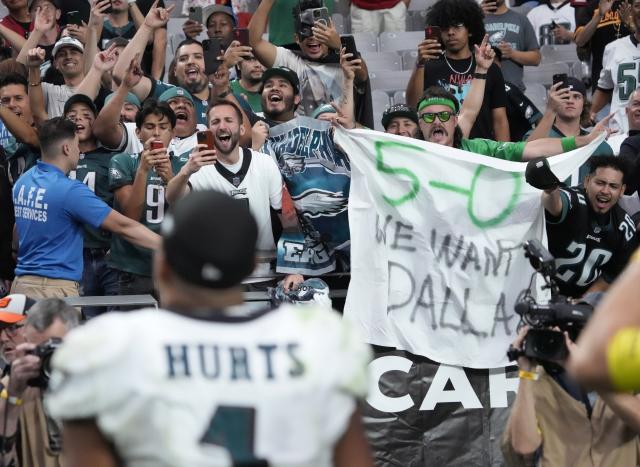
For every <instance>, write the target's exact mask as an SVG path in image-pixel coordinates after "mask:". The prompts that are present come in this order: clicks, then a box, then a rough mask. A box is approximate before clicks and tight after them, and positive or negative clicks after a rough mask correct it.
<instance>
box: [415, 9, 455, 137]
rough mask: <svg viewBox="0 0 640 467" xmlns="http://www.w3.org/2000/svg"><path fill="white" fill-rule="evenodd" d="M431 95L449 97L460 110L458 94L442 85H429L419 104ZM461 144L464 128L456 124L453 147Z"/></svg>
mask: <svg viewBox="0 0 640 467" xmlns="http://www.w3.org/2000/svg"><path fill="white" fill-rule="evenodd" d="M447 1H449V0H447ZM431 97H442V98H445V99H449V100H451V101H452V102H453V104H454V106H455V108H456V114H457V113H458V112H459V111H460V103H459V102H458V99H456V96H454V95H453V94H451V93H450V92H449V91H447V90H446V89H445V88H443V87H441V86H429V87H428V88H427V89H426V90H425V91H424V94H422V97H421V98H420V100H419V101H418V104H419V103H420V101H421V100H423V99H429V98H431ZM461 145H462V130H461V129H460V127H459V126H458V125H456V128H455V129H454V130H453V147H454V148H460V146H461Z"/></svg>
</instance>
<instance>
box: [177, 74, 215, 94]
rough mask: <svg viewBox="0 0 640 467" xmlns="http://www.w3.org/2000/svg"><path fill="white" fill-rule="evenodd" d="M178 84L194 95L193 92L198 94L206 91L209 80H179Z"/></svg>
mask: <svg viewBox="0 0 640 467" xmlns="http://www.w3.org/2000/svg"><path fill="white" fill-rule="evenodd" d="M178 85H179V86H180V87H182V88H185V89H186V90H187V91H189V92H190V93H191V94H192V95H193V94H198V93H200V92H202V91H204V90H205V89H206V88H207V85H208V81H207V79H206V78H205V79H201V80H199V81H193V82H190V83H185V82H182V83H180V82H179V83H178Z"/></svg>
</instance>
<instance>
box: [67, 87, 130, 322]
mask: <svg viewBox="0 0 640 467" xmlns="http://www.w3.org/2000/svg"><path fill="white" fill-rule="evenodd" d="M96 113H97V110H96V106H95V104H94V103H93V101H92V100H91V99H90V98H89V97H87V96H85V95H84V94H75V95H73V96H71V97H70V98H69V100H68V101H67V103H66V104H65V106H64V116H65V117H66V118H68V119H69V120H71V121H72V122H74V123H75V124H76V134H77V135H78V141H79V147H80V160H79V161H78V166H77V167H76V169H75V170H72V171H71V172H69V178H71V179H75V180H80V181H81V182H82V183H84V184H85V185H87V186H88V187H89V189H90V190H91V191H93V192H94V193H95V194H96V195H97V196H98V197H99V198H100V199H101V200H102V201H104V202H105V203H107V205H108V206H113V193H111V191H110V190H109V163H110V161H111V157H112V156H113V155H114V154H115V153H113V152H111V151H108V150H106V149H104V148H102V147H99V146H98V140H97V139H96V137H95V136H94V135H93V133H92V132H91V129H92V127H93V126H94V123H95V119H96ZM83 246H84V249H83V258H84V269H83V271H82V295H84V296H94V295H117V294H118V272H117V271H116V270H115V269H112V268H111V267H109V266H108V265H107V258H106V256H107V253H108V251H109V248H110V247H111V233H110V232H109V231H106V230H102V229H94V228H93V227H89V226H85V227H84V245H83ZM103 310H104V309H103V308H100V307H93V306H85V307H83V308H82V312H83V313H84V315H85V317H87V318H92V317H94V316H97V315H98V314H100V313H101V312H102V311H103Z"/></svg>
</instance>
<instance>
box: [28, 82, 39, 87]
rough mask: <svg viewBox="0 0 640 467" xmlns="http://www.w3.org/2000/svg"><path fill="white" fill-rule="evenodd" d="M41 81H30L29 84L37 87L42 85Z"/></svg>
mask: <svg viewBox="0 0 640 467" xmlns="http://www.w3.org/2000/svg"><path fill="white" fill-rule="evenodd" d="M40 83H41V82H40V81H38V82H37V83H29V86H32V87H34V88H35V87H37V86H40Z"/></svg>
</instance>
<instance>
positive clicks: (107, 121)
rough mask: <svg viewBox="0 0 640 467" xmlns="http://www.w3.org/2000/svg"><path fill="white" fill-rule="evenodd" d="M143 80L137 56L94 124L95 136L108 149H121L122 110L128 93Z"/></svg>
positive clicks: (122, 137)
mask: <svg viewBox="0 0 640 467" xmlns="http://www.w3.org/2000/svg"><path fill="white" fill-rule="evenodd" d="M142 78H143V74H142V70H141V69H140V65H139V63H138V56H137V55H136V56H135V57H133V58H132V59H131V61H130V62H129V67H128V68H127V72H126V74H125V76H124V79H123V80H122V82H121V83H120V86H118V89H116V92H115V93H114V95H113V97H112V98H111V100H110V101H109V102H107V104H106V105H105V106H104V107H103V108H102V110H101V111H100V113H99V114H98V116H97V117H96V121H95V122H94V123H93V134H94V135H95V137H96V138H98V140H100V142H101V143H102V144H103V145H104V146H106V147H108V148H119V149H122V148H120V145H121V143H122V141H123V139H124V132H125V129H124V127H123V126H122V123H120V109H122V106H123V105H124V101H125V99H126V97H127V93H128V92H129V91H130V90H131V89H133V88H134V87H135V85H136V84H138V83H139V82H140V80H141V79H142Z"/></svg>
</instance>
